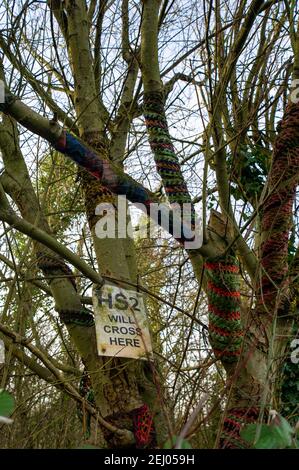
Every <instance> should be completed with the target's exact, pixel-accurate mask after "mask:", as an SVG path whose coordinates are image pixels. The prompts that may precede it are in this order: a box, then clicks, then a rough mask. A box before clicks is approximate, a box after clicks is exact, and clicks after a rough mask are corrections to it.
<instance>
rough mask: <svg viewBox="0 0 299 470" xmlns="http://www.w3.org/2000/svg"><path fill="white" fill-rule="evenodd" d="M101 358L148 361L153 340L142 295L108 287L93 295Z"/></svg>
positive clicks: (107, 285)
mask: <svg viewBox="0 0 299 470" xmlns="http://www.w3.org/2000/svg"><path fill="white" fill-rule="evenodd" d="M93 302H94V311H95V326H96V334H97V346H98V353H99V355H100V356H110V357H111V356H118V357H130V358H135V359H148V356H149V355H152V346H151V339H150V334H149V329H148V325H147V318H146V313H145V308H144V303H143V295H142V294H141V293H139V292H135V291H131V290H127V289H122V288H120V287H117V286H113V285H110V284H105V285H104V286H103V287H101V288H100V289H95V290H94V293H93Z"/></svg>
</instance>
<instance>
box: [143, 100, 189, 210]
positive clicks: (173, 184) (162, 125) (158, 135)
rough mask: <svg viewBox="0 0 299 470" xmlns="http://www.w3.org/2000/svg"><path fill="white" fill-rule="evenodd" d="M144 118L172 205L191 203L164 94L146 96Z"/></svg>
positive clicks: (157, 164)
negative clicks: (174, 145) (175, 145)
mask: <svg viewBox="0 0 299 470" xmlns="http://www.w3.org/2000/svg"><path fill="white" fill-rule="evenodd" d="M143 112H144V117H145V124H146V128H147V131H148V135H149V143H150V146H151V149H152V151H153V154H154V157H155V162H156V167H157V171H158V173H159V175H160V176H161V178H162V181H163V185H164V188H165V191H166V194H167V196H168V198H169V202H170V203H179V204H181V203H191V199H190V195H189V192H188V189H187V185H186V183H185V180H184V177H183V175H182V172H181V167H180V164H179V161H178V157H177V155H176V153H175V150H174V147H173V144H172V140H171V137H170V134H169V130H168V125H167V120H166V116H165V111H164V97H163V93H147V94H145V95H144V109H143Z"/></svg>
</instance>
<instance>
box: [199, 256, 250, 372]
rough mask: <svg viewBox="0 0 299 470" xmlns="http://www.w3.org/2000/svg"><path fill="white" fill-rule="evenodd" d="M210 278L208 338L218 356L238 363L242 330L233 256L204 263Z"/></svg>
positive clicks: (236, 270) (225, 360) (224, 360)
mask: <svg viewBox="0 0 299 470" xmlns="http://www.w3.org/2000/svg"><path fill="white" fill-rule="evenodd" d="M205 270H206V274H207V277H208V285H207V296H208V302H209V307H208V308H209V338H210V343H211V346H212V348H213V351H214V354H215V357H216V358H217V359H221V361H222V362H223V363H232V362H236V361H237V360H238V358H239V355H240V352H241V344H242V340H243V329H242V324H241V315H240V288H239V265H238V262H237V260H236V258H235V257H234V256H231V255H227V256H226V257H225V258H224V259H216V260H213V261H207V262H206V263H205Z"/></svg>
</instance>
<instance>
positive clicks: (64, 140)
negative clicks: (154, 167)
mask: <svg viewBox="0 0 299 470" xmlns="http://www.w3.org/2000/svg"><path fill="white" fill-rule="evenodd" d="M55 148H56V150H58V151H59V152H61V153H63V154H64V155H67V156H68V157H69V158H71V159H72V160H73V161H74V162H75V163H77V165H79V166H80V167H82V168H84V169H85V170H87V171H88V172H89V173H90V174H91V175H93V176H94V177H95V178H97V179H98V180H99V181H101V184H102V186H103V187H104V189H105V188H106V189H107V190H109V192H110V191H111V192H112V193H114V194H120V195H126V197H127V198H128V199H129V201H131V202H133V203H135V204H136V203H137V204H143V205H144V207H145V209H146V211H147V214H148V215H151V212H150V209H151V203H152V201H151V197H150V194H149V192H148V191H147V190H146V188H144V187H143V186H141V185H139V184H138V183H137V182H136V181H134V180H133V179H131V178H130V177H128V176H124V175H122V173H121V172H118V171H117V170H116V169H115V168H114V167H113V165H111V163H110V162H109V161H108V160H105V159H103V158H100V157H99V155H98V154H97V153H96V152H94V151H93V150H91V149H90V148H89V147H87V146H86V145H85V144H83V143H82V142H81V141H79V140H78V139H77V138H76V137H74V136H73V135H71V134H69V133H68V132H63V133H62V134H61V136H60V138H59V140H58V142H56V144H55ZM168 216H169V219H168V222H169V225H168V230H169V233H171V234H175V232H176V230H177V229H175V227H177V225H178V223H179V224H181V230H180V234H181V236H180V237H176V238H177V240H178V241H179V242H181V243H182V242H184V241H192V240H193V238H194V235H193V233H192V232H191V234H190V227H189V225H190V224H187V227H185V226H186V224H184V221H183V220H182V218H181V216H180V214H179V215H178V214H177V213H174V211H170V212H169V214H168ZM192 218H194V216H193V215H192ZM191 220H193V219H191ZM156 222H157V223H158V224H160V225H163V224H162V223H161V213H159V214H158V217H157V220H156ZM185 228H187V230H186V229H185Z"/></svg>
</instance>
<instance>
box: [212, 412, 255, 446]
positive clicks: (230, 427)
mask: <svg viewBox="0 0 299 470" xmlns="http://www.w3.org/2000/svg"><path fill="white" fill-rule="evenodd" d="M258 417H259V408H256V407H252V408H242V407H239V408H237V407H236V408H231V409H230V410H229V412H228V414H227V415H226V417H225V419H224V423H223V430H222V433H221V439H220V448H221V449H238V448H240V449H244V448H247V447H249V445H248V443H246V442H245V441H244V440H243V439H242V438H241V437H240V431H241V430H242V428H243V427H244V426H245V425H246V424H251V423H256V422H257V420H258Z"/></svg>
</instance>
